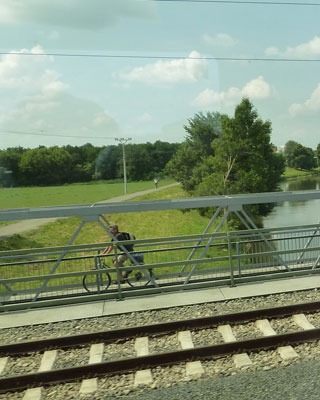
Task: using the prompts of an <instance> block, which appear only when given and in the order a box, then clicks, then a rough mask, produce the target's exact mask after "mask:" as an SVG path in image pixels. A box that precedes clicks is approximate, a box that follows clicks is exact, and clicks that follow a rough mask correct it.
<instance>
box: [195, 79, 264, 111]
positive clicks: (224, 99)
mask: <svg viewBox="0 0 320 400" xmlns="http://www.w3.org/2000/svg"><path fill="white" fill-rule="evenodd" d="M270 95H271V87H270V85H269V83H268V82H266V81H265V80H264V78H263V77H262V76H259V77H258V78H256V79H253V80H252V81H250V82H248V83H247V84H246V85H245V86H244V87H243V88H237V87H231V88H230V89H228V90H227V91H225V92H223V91H222V92H215V91H214V90H212V89H208V88H207V89H205V90H204V91H203V92H201V93H200V94H199V95H198V96H197V97H196V99H195V100H194V101H193V105H194V106H197V107H210V106H215V105H223V106H227V107H229V106H233V105H234V104H236V103H237V102H238V101H239V100H241V98H242V97H249V98H250V99H265V98H267V97H269V96H270Z"/></svg>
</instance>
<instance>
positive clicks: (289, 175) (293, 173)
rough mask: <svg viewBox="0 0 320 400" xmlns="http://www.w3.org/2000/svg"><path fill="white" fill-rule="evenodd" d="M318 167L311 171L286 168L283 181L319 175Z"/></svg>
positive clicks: (319, 168)
mask: <svg viewBox="0 0 320 400" xmlns="http://www.w3.org/2000/svg"><path fill="white" fill-rule="evenodd" d="M319 174H320V167H318V168H315V169H313V170H312V171H301V170H298V169H294V168H288V167H287V168H286V170H285V172H284V174H283V175H282V179H283V180H287V179H295V178H303V177H305V176H312V175H319Z"/></svg>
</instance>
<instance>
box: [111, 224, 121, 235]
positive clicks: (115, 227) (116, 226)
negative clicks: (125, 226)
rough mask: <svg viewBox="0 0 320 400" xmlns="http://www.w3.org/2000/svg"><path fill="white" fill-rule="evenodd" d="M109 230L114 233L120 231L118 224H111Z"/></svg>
mask: <svg viewBox="0 0 320 400" xmlns="http://www.w3.org/2000/svg"><path fill="white" fill-rule="evenodd" d="M109 230H110V232H111V233H112V234H115V233H118V232H119V229H118V225H110V226H109Z"/></svg>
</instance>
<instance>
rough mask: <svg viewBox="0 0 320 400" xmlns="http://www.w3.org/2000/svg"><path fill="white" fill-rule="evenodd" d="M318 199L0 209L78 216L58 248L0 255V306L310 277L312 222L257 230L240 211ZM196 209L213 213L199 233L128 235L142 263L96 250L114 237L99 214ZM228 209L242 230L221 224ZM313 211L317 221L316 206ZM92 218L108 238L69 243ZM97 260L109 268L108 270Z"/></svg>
mask: <svg viewBox="0 0 320 400" xmlns="http://www.w3.org/2000/svg"><path fill="white" fill-rule="evenodd" d="M319 198H320V191H318V190H311V191H296V192H276V193H255V194H243V195H229V196H210V197H198V198H187V199H170V200H153V201H130V202H117V203H110V202H106V203H97V204H89V205H74V206H60V207H39V208H22V209H7V210H1V211H0V221H13V220H26V219H39V218H65V217H72V216H78V217H81V223H80V225H79V226H78V228H77V229H76V231H75V232H74V234H73V235H72V237H71V238H70V240H69V242H68V243H66V245H65V246H60V247H50V248H41V249H27V250H15V251H2V252H0V311H13V310H19V309H26V308H36V307H43V306H51V305H62V304H70V303H80V302H89V301H93V300H107V299H119V300H123V299H125V298H127V297H132V296H141V295H148V294H156V293H164V292H173V291H180V290H188V289H200V288H209V287H215V286H225V285H229V286H234V285H237V284H240V283H245V282H251V281H258V280H267V279H268V280H270V279H280V278H287V277H293V276H303V275H310V274H318V273H320V268H318V267H319V264H320V224H319V222H318V223H315V224H313V225H303V226H290V227H281V228H274V229H258V228H257V226H256V225H255V223H254V221H253V220H252V218H251V217H250V216H249V215H248V213H247V212H246V210H245V208H246V206H247V205H251V204H264V203H277V202H284V201H288V202H292V201H303V200H314V199H319ZM203 207H213V208H214V209H215V213H214V215H213V217H212V218H211V220H210V221H209V223H208V225H207V227H206V228H205V230H204V231H203V232H202V233H200V234H199V233H195V234H193V235H188V236H178V237H164V238H150V239H142V240H135V241H134V244H135V247H134V249H135V253H139V254H143V257H144V264H143V265H140V264H139V263H138V262H137V260H136V258H135V253H128V252H127V251H126V249H125V248H124V247H123V245H124V244H125V243H124V242H115V241H114V242H113V244H114V248H115V258H116V262H115V265H113V264H112V259H111V256H102V255H99V252H100V251H101V250H102V249H104V248H105V247H106V246H107V245H110V244H111V240H112V239H114V237H113V236H112V234H111V233H110V232H109V229H108V228H109V225H110V223H109V221H108V217H107V216H110V215H111V216H112V215H114V214H118V213H135V212H139V213H141V212H149V211H162V210H183V209H197V208H203ZM230 214H235V215H236V216H237V218H239V220H240V221H241V222H242V224H243V225H244V226H245V227H246V229H245V230H242V231H228V230H225V229H222V228H223V226H224V225H225V222H226V221H227V218H228V216H229V215H230ZM315 215H316V221H317V220H318V216H317V210H315ZM92 221H95V222H96V223H98V224H99V225H100V226H102V228H103V229H105V231H106V233H107V234H108V235H109V236H110V241H109V242H105V243H95V244H85V245H74V244H73V243H74V241H75V239H76V237H77V236H78V234H79V232H80V231H81V229H82V228H83V227H84V226H85V224H86V223H87V222H92ZM128 243H132V242H130V241H128ZM121 252H122V253H123V252H125V253H127V254H128V257H129V259H130V265H125V266H123V267H121V268H119V266H118V255H119V253H121ZM112 257H114V255H113V256H112ZM102 261H103V262H105V263H106V264H108V265H109V266H111V267H110V268H109V269H108V270H107V273H108V274H106V270H105V269H104V268H103V265H102ZM120 270H121V271H122V272H123V273H126V272H130V275H131V276H132V277H134V276H136V277H139V279H137V282H133V283H135V284H133V285H129V284H121V283H120ZM107 275H108V276H109V277H110V282H108V284H109V285H110V286H109V287H108V288H107V290H104V289H105V286H104V283H105V282H104V281H103V279H102V276H107ZM130 275H129V280H130ZM84 276H89V277H90V280H89V278H88V281H89V282H91V283H90V285H89V289H90V290H89V292H88V290H87V289H88V288H87V289H86V288H85V286H84V284H83V278H84ZM141 276H142V278H141V279H140V277H141ZM87 286H88V285H87Z"/></svg>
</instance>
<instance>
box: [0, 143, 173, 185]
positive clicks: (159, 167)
mask: <svg viewBox="0 0 320 400" xmlns="http://www.w3.org/2000/svg"><path fill="white" fill-rule="evenodd" d="M178 147H179V144H177V143H166V142H161V141H159V140H158V141H156V142H155V143H153V144H152V143H142V144H128V145H126V147H125V150H126V158H127V159H126V165H127V178H128V180H129V181H138V180H149V179H153V178H155V177H158V178H159V177H161V178H162V177H163V175H164V174H163V169H164V167H165V165H166V164H167V162H168V161H169V160H170V159H171V157H172V156H173V155H174V154H175V153H176V151H177V149H178ZM0 168H2V169H1V171H2V175H4V174H5V173H7V172H8V173H10V178H11V180H10V182H9V181H8V179H5V178H8V176H9V175H8V176H7V177H5V176H3V177H2V176H0V179H1V178H2V179H1V181H0V185H2V186H19V185H25V186H44V185H59V184H62V183H72V182H89V181H91V180H92V179H98V180H100V179H106V180H114V179H119V178H123V152H122V146H121V145H118V146H107V147H95V146H93V145H92V144H90V143H87V144H85V145H83V146H70V145H68V146H64V147H61V148H59V147H57V146H54V147H49V148H46V147H44V146H40V147H39V148H37V149H24V148H22V147H15V148H8V149H6V150H0ZM3 171H4V172H3ZM9 171H11V172H9ZM7 181H8V182H7Z"/></svg>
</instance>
